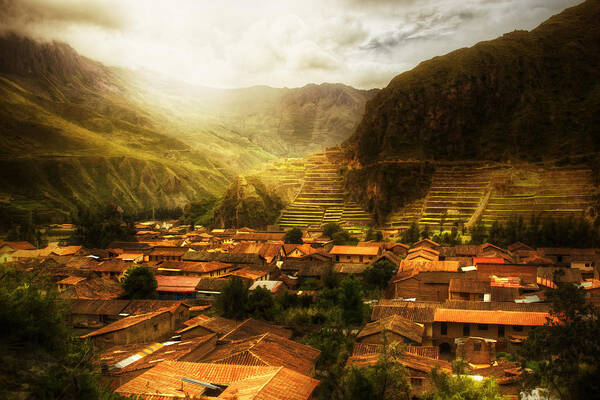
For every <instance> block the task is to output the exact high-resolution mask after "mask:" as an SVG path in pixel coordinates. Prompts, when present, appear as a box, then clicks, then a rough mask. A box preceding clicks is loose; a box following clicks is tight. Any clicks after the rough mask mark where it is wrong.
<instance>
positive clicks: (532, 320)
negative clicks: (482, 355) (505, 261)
mask: <svg viewBox="0 0 600 400" xmlns="http://www.w3.org/2000/svg"><path fill="white" fill-rule="evenodd" d="M549 316H550V314H548V313H541V312H539V313H538V312H522V311H521V312H519V311H498V310H494V311H492V310H460V309H446V308H438V309H436V310H435V313H434V319H435V322H459V323H468V324H497V325H525V326H542V325H544V324H545V323H546V318H548V317H549Z"/></svg>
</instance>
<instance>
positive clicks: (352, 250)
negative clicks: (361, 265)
mask: <svg viewBox="0 0 600 400" xmlns="http://www.w3.org/2000/svg"><path fill="white" fill-rule="evenodd" d="M329 254H334V255H352V256H376V255H378V254H379V247H377V246H374V247H359V246H333V248H332V249H331V250H330V251H329Z"/></svg>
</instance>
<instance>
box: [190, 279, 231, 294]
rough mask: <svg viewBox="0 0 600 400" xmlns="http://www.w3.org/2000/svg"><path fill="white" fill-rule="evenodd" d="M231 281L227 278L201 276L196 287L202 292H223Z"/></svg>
mask: <svg viewBox="0 0 600 400" xmlns="http://www.w3.org/2000/svg"><path fill="white" fill-rule="evenodd" d="M228 283H229V279H226V278H201V279H200V282H198V285H197V286H196V289H197V290H199V291H201V292H221V291H222V290H223V288H224V287H225V286H226V285H227V284H228Z"/></svg>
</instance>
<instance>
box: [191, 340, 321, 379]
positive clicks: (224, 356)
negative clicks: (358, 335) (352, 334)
mask: <svg viewBox="0 0 600 400" xmlns="http://www.w3.org/2000/svg"><path fill="white" fill-rule="evenodd" d="M319 354H321V352H320V351H319V350H317V349H314V348H312V347H310V346H305V345H303V344H300V343H297V342H294V341H291V340H288V339H286V338H284V337H281V336H277V335H273V334H271V333H264V334H262V335H260V336H254V337H252V338H249V339H246V340H240V341H233V342H229V343H225V344H220V345H218V346H217V348H216V349H215V350H214V351H213V352H211V353H210V354H208V355H207V356H206V357H204V358H203V359H202V362H211V363H216V364H234V365H255V366H259V365H263V366H267V365H271V366H278V367H279V366H283V367H285V368H289V369H292V370H294V371H297V372H300V373H303V374H310V373H311V372H312V371H313V369H314V366H315V362H316V361H317V358H318V357H319Z"/></svg>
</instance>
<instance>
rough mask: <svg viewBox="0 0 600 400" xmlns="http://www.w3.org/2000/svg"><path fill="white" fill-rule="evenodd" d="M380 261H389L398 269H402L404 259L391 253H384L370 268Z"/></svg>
mask: <svg viewBox="0 0 600 400" xmlns="http://www.w3.org/2000/svg"><path fill="white" fill-rule="evenodd" d="M379 261H387V262H389V263H390V264H392V265H394V266H395V267H396V268H397V269H400V265H401V264H402V259H401V258H400V257H398V256H397V255H396V254H394V253H392V252H391V251H386V252H384V253H383V254H382V255H380V256H379V257H377V258H376V259H375V260H373V262H372V263H371V264H370V265H369V266H370V267H372V266H373V264H375V263H377V262H379Z"/></svg>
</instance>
